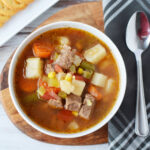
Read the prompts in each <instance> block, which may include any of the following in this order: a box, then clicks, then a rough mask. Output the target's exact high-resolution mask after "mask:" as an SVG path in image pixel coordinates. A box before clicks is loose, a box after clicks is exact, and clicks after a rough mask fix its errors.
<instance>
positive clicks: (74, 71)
mask: <svg viewBox="0 0 150 150" xmlns="http://www.w3.org/2000/svg"><path fill="white" fill-rule="evenodd" d="M69 70H70V72H71V73H76V66H75V65H72V66H71V67H70V69H69Z"/></svg>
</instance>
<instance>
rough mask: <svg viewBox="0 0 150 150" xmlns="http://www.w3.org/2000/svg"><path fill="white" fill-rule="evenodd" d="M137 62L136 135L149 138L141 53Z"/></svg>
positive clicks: (137, 56) (137, 57)
mask: <svg viewBox="0 0 150 150" xmlns="http://www.w3.org/2000/svg"><path fill="white" fill-rule="evenodd" d="M136 62H137V101H136V117H135V133H136V134H137V135H139V136H147V135H148V133H149V126H148V118H147V112H146V105H145V96H144V86H143V72H142V60H141V53H137V54H136Z"/></svg>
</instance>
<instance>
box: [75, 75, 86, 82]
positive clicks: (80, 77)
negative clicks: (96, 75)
mask: <svg viewBox="0 0 150 150" xmlns="http://www.w3.org/2000/svg"><path fill="white" fill-rule="evenodd" d="M73 78H75V79H76V80H81V81H85V78H84V77H82V76H80V75H74V76H73Z"/></svg>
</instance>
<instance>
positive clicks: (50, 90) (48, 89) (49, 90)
mask: <svg viewBox="0 0 150 150" xmlns="http://www.w3.org/2000/svg"><path fill="white" fill-rule="evenodd" d="M46 91H48V92H54V93H56V94H58V93H59V91H60V88H56V87H48V88H47V89H46Z"/></svg>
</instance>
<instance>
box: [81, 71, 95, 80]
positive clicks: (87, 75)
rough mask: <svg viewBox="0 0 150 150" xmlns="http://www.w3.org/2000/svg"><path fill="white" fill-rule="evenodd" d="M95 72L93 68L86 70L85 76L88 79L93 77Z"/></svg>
mask: <svg viewBox="0 0 150 150" xmlns="http://www.w3.org/2000/svg"><path fill="white" fill-rule="evenodd" d="M92 74H93V70H85V71H83V77H84V78H86V79H91V77H92Z"/></svg>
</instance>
